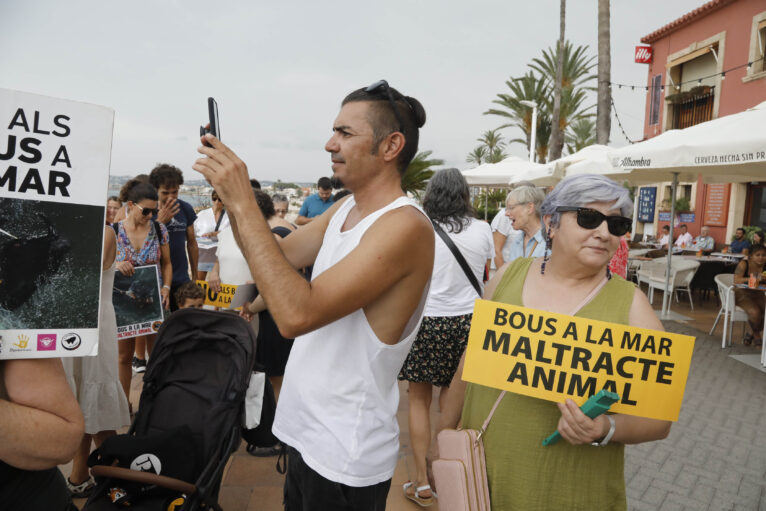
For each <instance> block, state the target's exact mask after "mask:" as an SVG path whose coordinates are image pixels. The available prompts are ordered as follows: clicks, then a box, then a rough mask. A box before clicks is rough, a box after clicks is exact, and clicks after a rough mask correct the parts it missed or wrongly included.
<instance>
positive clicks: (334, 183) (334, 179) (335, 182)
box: [330, 176, 343, 190]
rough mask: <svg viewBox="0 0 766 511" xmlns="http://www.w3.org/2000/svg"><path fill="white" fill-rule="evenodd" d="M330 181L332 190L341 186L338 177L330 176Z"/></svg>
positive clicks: (341, 183)
mask: <svg viewBox="0 0 766 511" xmlns="http://www.w3.org/2000/svg"><path fill="white" fill-rule="evenodd" d="M330 183H331V184H332V188H333V190H340V189H342V188H343V182H342V181H341V180H340V178H339V177H336V176H332V177H331V178H330Z"/></svg>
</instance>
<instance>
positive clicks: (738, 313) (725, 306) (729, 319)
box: [709, 273, 747, 349]
mask: <svg viewBox="0 0 766 511" xmlns="http://www.w3.org/2000/svg"><path fill="white" fill-rule="evenodd" d="M715 283H716V286H718V296H719V298H720V299H721V310H719V311H718V315H717V316H716V317H715V321H714V322H713V328H711V329H710V334H709V335H713V331H714V330H715V327H716V326H718V320H719V319H721V315H723V334H722V335H721V349H723V348H726V347H727V346H731V331H732V328H733V326H734V322H735V321H741V322H742V323H743V325H742V335H744V334H745V327H746V326H747V313H745V311H744V309H742V307H737V306H736V305H735V304H734V275H733V274H732V273H721V274H719V275H716V276H715Z"/></svg>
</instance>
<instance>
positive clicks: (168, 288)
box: [162, 284, 170, 290]
mask: <svg viewBox="0 0 766 511" xmlns="http://www.w3.org/2000/svg"><path fill="white" fill-rule="evenodd" d="M162 289H167V290H170V286H168V285H167V284H164V285H163V286H162Z"/></svg>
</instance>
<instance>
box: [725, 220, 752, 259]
mask: <svg viewBox="0 0 766 511" xmlns="http://www.w3.org/2000/svg"><path fill="white" fill-rule="evenodd" d="M729 252H731V253H732V254H745V255H747V254H748V253H749V252H750V242H749V241H748V240H747V238H745V229H743V228H742V227H740V228H739V229H737V232H736V233H735V234H734V239H733V240H732V242H731V245H729Z"/></svg>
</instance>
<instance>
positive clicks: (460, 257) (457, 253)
mask: <svg viewBox="0 0 766 511" xmlns="http://www.w3.org/2000/svg"><path fill="white" fill-rule="evenodd" d="M432 223H433V224H434V231H436V234H438V235H439V236H441V239H442V240H444V243H445V244H446V245H447V247H448V248H449V249H450V252H452V255H453V256H455V259H456V260H457V264H459V265H460V267H461V268H462V269H463V273H465V276H466V277H468V281H469V282H470V283H471V285H472V286H473V288H474V289H475V290H476V292H477V293H478V294H479V297H481V286H479V282H478V281H477V280H476V275H474V274H473V272H472V271H471V268H470V266H468V262H466V260H465V258H464V257H463V254H461V253H460V250H459V249H458V248H457V247H456V246H455V242H454V241H452V238H450V237H449V236H448V235H447V233H446V232H444V229H442V228H441V226H440V225H439V224H438V223H436V222H432Z"/></svg>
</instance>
